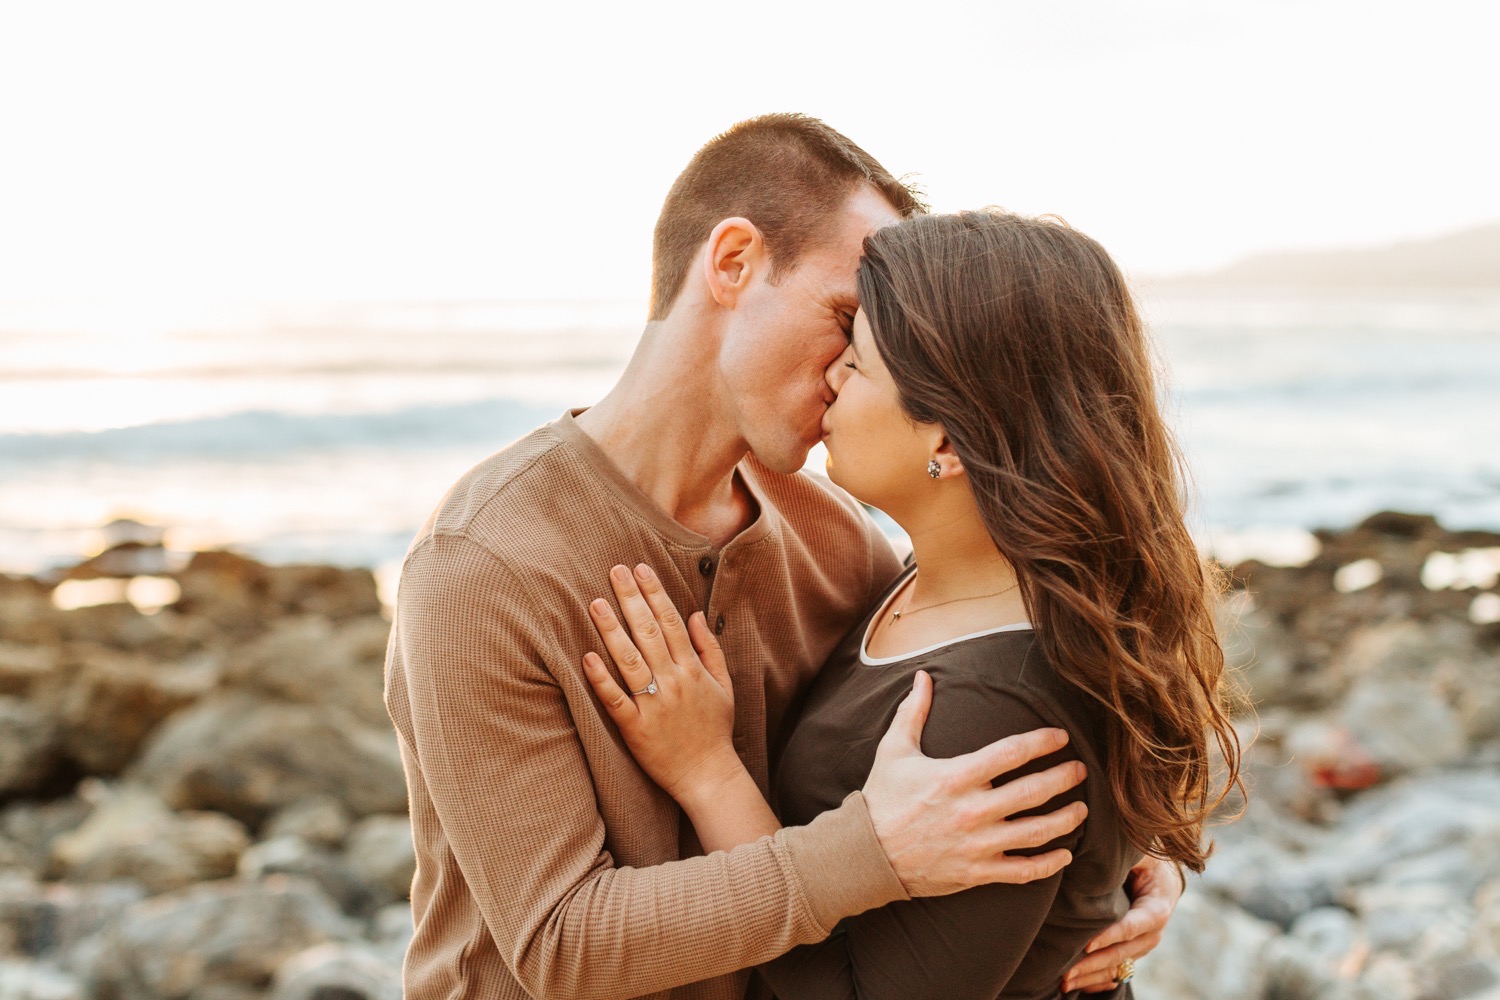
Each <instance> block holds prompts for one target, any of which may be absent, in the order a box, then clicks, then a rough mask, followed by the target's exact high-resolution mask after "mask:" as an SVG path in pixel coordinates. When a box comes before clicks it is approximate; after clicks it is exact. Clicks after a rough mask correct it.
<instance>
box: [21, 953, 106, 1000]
mask: <svg viewBox="0 0 1500 1000" xmlns="http://www.w3.org/2000/svg"><path fill="white" fill-rule="evenodd" d="M0 997H4V998H5V1000H85V998H86V997H88V993H87V992H86V991H85V989H84V985H83V983H81V982H80V981H78V980H77V979H75V978H73V977H72V976H69V975H68V974H66V973H64V972H63V971H62V970H60V969H56V968H53V967H52V966H50V965H42V964H39V963H35V962H18V961H12V960H9V959H0Z"/></svg>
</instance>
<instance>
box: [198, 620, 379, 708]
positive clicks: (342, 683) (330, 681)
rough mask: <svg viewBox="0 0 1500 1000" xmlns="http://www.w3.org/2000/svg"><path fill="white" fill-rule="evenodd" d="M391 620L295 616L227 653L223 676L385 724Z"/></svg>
mask: <svg viewBox="0 0 1500 1000" xmlns="http://www.w3.org/2000/svg"><path fill="white" fill-rule="evenodd" d="M390 629H391V627H390V623H389V622H387V621H386V620H385V619H383V618H380V617H378V616H375V617H369V616H367V617H363V618H357V619H354V620H352V621H348V622H344V623H341V624H339V623H335V622H332V621H330V620H329V619H327V618H324V617H321V616H316V615H299V616H297V617H293V618H287V619H283V620H282V621H279V622H277V623H275V624H274V625H273V626H272V627H271V630H270V631H269V632H267V633H266V634H265V635H263V636H261V637H259V638H257V639H256V640H254V641H253V642H250V643H248V644H246V645H245V646H244V647H243V648H242V649H239V650H237V651H235V652H234V654H233V655H232V656H231V657H230V659H229V662H228V665H227V670H226V679H227V680H228V681H229V682H230V683H233V684H236V685H238V686H241V687H246V688H250V689H254V690H258V691H260V692H262V693H264V694H268V695H270V696H272V697H274V698H277V699H281V700H286V701H295V702H301V703H303V704H308V705H336V706H340V707H342V708H344V709H346V710H348V711H349V712H350V713H351V714H353V715H354V716H355V717H357V718H359V719H361V720H363V721H364V722H368V723H370V724H372V725H376V726H389V725H390V718H389V716H388V715H387V714H386V710H385V700H384V682H385V678H384V666H385V646H386V640H387V638H388V636H389V634H390Z"/></svg>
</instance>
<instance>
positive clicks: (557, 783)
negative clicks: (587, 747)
mask: <svg viewBox="0 0 1500 1000" xmlns="http://www.w3.org/2000/svg"><path fill="white" fill-rule="evenodd" d="M392 641H393V643H394V644H395V647H394V652H393V655H396V656H398V657H399V658H400V660H401V663H402V667H403V670H402V676H403V677H404V681H405V684H406V687H407V694H408V696H409V700H410V704H411V731H412V737H411V743H412V750H413V753H414V755H415V758H416V760H417V763H418V766H419V768H420V770H421V776H422V779H423V781H424V782H425V784H426V787H427V790H428V793H429V795H430V797H431V799H432V802H433V805H434V807H435V810H436V812H437V815H438V817H439V821H440V824H441V827H442V835H443V837H444V838H446V841H447V844H448V847H449V849H451V851H452V853H453V855H454V857H455V859H456V861H457V863H458V866H459V868H460V870H461V871H462V873H463V876H464V881H465V883H466V884H467V890H468V891H469V892H470V893H471V894H472V895H473V897H474V899H475V901H476V903H477V905H478V908H479V910H480V911H481V913H482V915H483V918H484V920H485V923H486V925H487V927H488V929H489V931H490V933H491V935H492V936H493V938H494V940H495V942H496V945H497V947H498V949H499V951H500V954H501V955H502V956H503V957H504V960H505V961H506V964H507V966H508V967H509V968H510V969H511V970H512V972H513V973H514V975H515V976H516V978H517V979H518V980H519V981H520V983H521V985H522V986H523V987H524V988H525V989H526V990H527V991H528V992H529V993H531V994H532V995H534V996H537V997H548V996H566V997H577V998H585V997H601V998H602V997H631V996H638V995H641V994H644V993H651V992H655V991H658V990H663V989H667V988H670V987H672V986H676V985H681V984H683V983H687V982H693V981H696V980H700V979H706V978H710V977H713V976H717V975H720V974H724V973H727V972H730V971H733V970H735V969H740V968H744V967H746V966H748V965H753V964H755V963H757V962H762V961H765V960H767V959H769V958H771V957H774V956H775V955H778V954H780V953H782V952H784V951H785V950H787V949H789V948H791V947H793V946H794V945H797V944H801V943H805V942H808V941H813V940H817V939H819V938H821V937H823V936H824V935H826V934H827V932H828V930H829V929H831V928H832V926H833V925H834V924H835V923H836V922H837V921H838V920H839V919H841V918H842V917H844V916H848V915H850V914H853V913H858V912H861V911H863V910H865V909H868V908H870V907H872V906H879V905H882V904H884V903H886V902H889V901H890V900H892V899H898V898H904V897H905V892H904V890H903V887H902V885H901V883H900V881H899V880H898V879H897V878H896V876H895V874H894V873H893V872H892V871H891V869H890V866H889V864H888V863H887V862H886V860H885V856H884V854H883V852H882V851H881V847H880V843H879V841H878V840H877V839H876V837H875V834H874V831H873V828H872V827H871V825H870V822H869V819H868V815H867V813H866V812H865V808H864V804H863V800H862V799H860V798H859V797H857V796H853V797H851V801H850V802H848V803H846V804H845V806H844V807H843V808H841V809H839V810H835V811H833V812H831V813H829V814H827V815H826V816H824V817H821V818H820V820H819V821H818V822H816V823H813V824H810V825H809V826H807V827H800V828H794V829H789V830H785V831H782V832H780V833H778V834H777V835H776V836H775V837H766V838H762V839H760V840H758V841H756V842H754V843H751V844H746V845H744V846H743V847H740V848H737V849H736V850H734V851H730V852H726V853H718V854H714V855H712V856H708V857H698V858H691V859H686V860H683V861H676V862H671V863H668V864H662V865H657V866H653V867H650V868H641V869H632V868H618V867H616V866H615V862H614V859H613V858H612V857H611V855H610V854H609V853H608V852H607V851H606V850H605V849H604V843H605V830H604V822H603V819H602V817H601V816H600V813H599V809H598V806H597V804H596V800H595V786H594V782H593V776H592V775H591V774H590V771H589V767H588V763H587V759H586V756H585V753H584V748H583V746H582V743H581V738H580V734H579V732H578V729H577V727H576V726H575V724H574V721H573V717H572V714H571V711H570V708H569V705H568V702H567V699H566V697H565V696H564V693H563V691H562V689H561V687H560V685H559V684H558V682H557V680H556V678H555V677H553V676H552V674H551V673H550V672H549V671H548V669H547V666H546V663H545V656H544V650H545V649H546V648H547V643H548V642H549V641H550V637H544V636H541V635H539V634H537V630H536V624H535V621H534V612H533V611H532V599H531V597H530V595H528V594H526V593H525V592H524V591H523V590H522V588H521V587H520V585H519V584H518V583H517V581H516V580H515V578H514V576H513V575H512V574H511V573H510V572H509V571H508V570H507V569H506V568H505V567H504V566H503V565H502V564H501V563H500V562H499V561H498V560H497V559H495V557H494V556H493V555H491V554H490V553H489V552H488V551H486V550H485V549H484V548H483V547H481V546H479V545H478V544H477V543H475V542H472V541H470V540H468V539H465V538H461V537H454V536H439V537H436V538H432V539H429V540H427V541H425V542H423V543H422V544H421V545H420V546H419V547H418V548H417V549H416V550H414V551H413V553H412V555H411V556H410V557H409V559H408V562H407V566H406V568H405V571H404V573H403V577H402V582H401V590H400V594H399V597H398V605H397V612H396V622H395V626H394V629H393V639H392ZM641 808H642V809H643V810H652V809H662V808H666V809H673V810H675V806H673V805H672V804H671V803H670V802H667V801H666V799H665V796H662V797H661V798H660V799H649V798H644V797H643V801H642V803H641ZM619 833H620V831H616V834H617V835H619Z"/></svg>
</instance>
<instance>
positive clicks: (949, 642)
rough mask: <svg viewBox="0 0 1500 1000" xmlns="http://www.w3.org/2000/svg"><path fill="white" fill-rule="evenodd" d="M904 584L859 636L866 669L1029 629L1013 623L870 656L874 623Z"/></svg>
mask: <svg viewBox="0 0 1500 1000" xmlns="http://www.w3.org/2000/svg"><path fill="white" fill-rule="evenodd" d="M916 571H917V568H916V567H915V566H913V567H912V568H911V573H915V572H916ZM911 573H908V574H907V577H909V576H910V575H911ZM905 582H906V577H903V578H902V580H901V582H900V583H898V584H897V585H896V586H894V587H892V588H891V592H890V593H889V594H887V595H886V598H885V600H883V601H881V602H880V607H879V608H877V609H876V610H875V614H874V615H872V616H871V617H870V622H869V624H868V625H866V626H865V634H864V635H862V636H860V639H859V662H860V663H863V664H864V665H865V666H867V667H880V666H884V665H885V664H887V663H900V662H901V661H902V660H909V659H911V658H912V657H914V656H922V655H924V654H926V653H930V652H932V651H933V650H935V649H942V648H943V647H944V646H953V645H956V644H957V643H960V642H965V641H967V640H969V639H978V638H979V637H980V636H984V635H995V634H997V633H1000V632H1024V631H1027V630H1029V629H1030V628H1031V623H1030V622H1014V623H1012V624H1010V625H1001V626H1000V627H999V628H987V629H985V630H983V631H982V632H970V633H969V634H968V635H958V636H954V637H953V638H952V639H944V640H943V641H942V642H935V643H933V644H932V645H931V646H923V647H922V648H921V649H914V650H912V651H911V652H909V653H900V654H898V655H896V656H871V655H870V654H869V652H867V649H868V647H869V645H870V633H871V632H872V631H874V629H875V623H876V622H878V621H880V617H881V616H882V615H884V614H885V609H886V608H888V607H890V604H891V602H892V601H894V600H895V599H896V595H897V594H899V593H901V588H902V586H904V585H905Z"/></svg>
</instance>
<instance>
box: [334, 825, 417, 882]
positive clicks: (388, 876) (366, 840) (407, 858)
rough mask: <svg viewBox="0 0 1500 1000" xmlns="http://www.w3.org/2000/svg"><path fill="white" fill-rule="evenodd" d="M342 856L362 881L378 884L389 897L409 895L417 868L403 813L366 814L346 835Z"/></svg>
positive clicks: (408, 827) (410, 837) (414, 851)
mask: <svg viewBox="0 0 1500 1000" xmlns="http://www.w3.org/2000/svg"><path fill="white" fill-rule="evenodd" d="M344 857H345V859H346V860H347V862H348V864H349V867H350V868H352V869H353V870H354V871H355V872H357V873H358V874H359V875H360V877H362V878H363V879H365V881H367V882H370V883H372V884H374V885H378V886H380V887H381V888H382V889H383V890H384V891H385V892H387V893H389V894H390V898H391V899H407V898H408V897H409V896H410V895H411V880H412V876H414V875H415V874H416V871H417V852H416V848H415V846H414V845H413V843H412V835H411V820H409V819H408V818H407V817H406V816H404V815H400V816H367V817H365V818H364V819H362V820H360V821H359V823H358V824H356V825H355V827H354V831H353V832H352V833H351V834H350V835H349V841H348V845H347V846H346V848H345V850H344Z"/></svg>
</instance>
